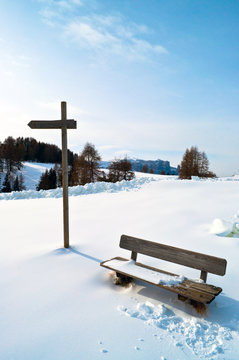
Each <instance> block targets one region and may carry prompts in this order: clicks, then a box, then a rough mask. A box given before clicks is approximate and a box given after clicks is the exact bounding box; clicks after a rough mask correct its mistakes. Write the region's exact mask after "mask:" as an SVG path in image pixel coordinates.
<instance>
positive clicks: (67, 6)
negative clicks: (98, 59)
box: [39, 0, 168, 60]
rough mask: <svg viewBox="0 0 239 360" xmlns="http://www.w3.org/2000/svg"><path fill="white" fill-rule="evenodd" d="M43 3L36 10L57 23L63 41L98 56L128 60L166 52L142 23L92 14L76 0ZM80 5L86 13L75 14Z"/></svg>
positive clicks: (88, 7) (50, 21) (53, 23)
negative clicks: (152, 38) (151, 38)
mask: <svg viewBox="0 0 239 360" xmlns="http://www.w3.org/2000/svg"><path fill="white" fill-rule="evenodd" d="M39 1H40V2H41V3H42V4H44V7H43V9H42V10H41V12H40V14H41V16H42V18H43V20H44V21H45V22H46V23H47V24H48V25H50V26H52V27H58V29H59V31H60V32H59V33H60V34H63V35H64V37H65V38H66V39H67V41H71V42H73V43H76V44H78V46H79V47H81V48H85V49H87V50H88V51H94V52H98V54H101V55H102V56H105V55H107V54H108V55H110V54H111V55H112V54H113V55H118V56H121V57H124V58H126V59H128V60H139V59H141V60H146V59H149V58H150V59H151V58H154V59H155V58H157V57H158V56H161V55H162V54H167V53H168V52H167V50H166V48H165V47H163V46H162V45H161V44H153V43H152V42H151V41H150V40H149V39H148V38H147V37H148V36H149V35H150V34H151V33H152V30H151V29H149V28H148V27H147V26H145V25H144V24H136V23H134V22H132V21H128V20H126V19H125V18H124V17H123V16H122V14H121V13H118V14H117V15H111V14H109V15H101V14H95V13H94V12H92V10H91V9H90V5H89V4H88V3H86V2H84V3H83V2H82V1H80V0H61V1H54V0H39ZM83 5H85V6H84V12H85V13H87V12H88V15H87V16H86V15H85V16H81V15H79V9H80V8H81V7H82V6H83Z"/></svg>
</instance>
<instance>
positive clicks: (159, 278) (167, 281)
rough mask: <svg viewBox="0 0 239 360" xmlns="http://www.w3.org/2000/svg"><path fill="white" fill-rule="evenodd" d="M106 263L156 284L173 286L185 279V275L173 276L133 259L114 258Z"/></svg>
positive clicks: (115, 268)
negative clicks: (137, 264)
mask: <svg viewBox="0 0 239 360" xmlns="http://www.w3.org/2000/svg"><path fill="white" fill-rule="evenodd" d="M105 265H107V266H109V267H110V268H113V269H114V270H115V271H117V270H119V271H120V270H121V271H123V272H125V273H127V274H129V275H131V276H137V277H138V278H141V279H145V280H147V281H150V282H151V283H154V284H161V285H166V286H173V285H178V284H180V283H181V282H183V280H185V277H184V276H172V275H168V274H164V273H159V272H156V271H153V270H149V269H145V268H142V267H140V266H136V265H135V262H134V261H133V260H129V261H122V260H118V259H112V260H110V261H107V263H106V264H105Z"/></svg>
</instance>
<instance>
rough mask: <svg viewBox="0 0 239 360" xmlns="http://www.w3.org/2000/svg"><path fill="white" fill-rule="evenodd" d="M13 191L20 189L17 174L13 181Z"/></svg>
mask: <svg viewBox="0 0 239 360" xmlns="http://www.w3.org/2000/svg"><path fill="white" fill-rule="evenodd" d="M13 191H20V186H19V179H18V176H16V178H15V180H14V183H13Z"/></svg>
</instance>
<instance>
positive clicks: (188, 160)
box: [179, 146, 216, 179]
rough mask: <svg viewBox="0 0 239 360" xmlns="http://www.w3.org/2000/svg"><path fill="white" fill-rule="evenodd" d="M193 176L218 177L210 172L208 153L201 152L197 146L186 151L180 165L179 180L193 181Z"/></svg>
mask: <svg viewBox="0 0 239 360" xmlns="http://www.w3.org/2000/svg"><path fill="white" fill-rule="evenodd" d="M192 176H198V177H202V178H203V177H216V175H215V174H214V173H213V172H211V171H209V161H208V158H207V155H206V153H205V152H204V151H203V152H200V151H199V150H198V148H197V147H196V146H192V147H191V148H190V149H186V151H185V153H184V155H183V159H182V162H181V165H180V172H179V178H180V179H191V178H192Z"/></svg>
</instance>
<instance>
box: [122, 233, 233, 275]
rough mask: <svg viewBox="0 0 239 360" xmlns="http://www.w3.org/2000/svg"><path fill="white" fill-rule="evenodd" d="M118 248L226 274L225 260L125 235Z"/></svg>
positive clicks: (205, 270)
mask: <svg viewBox="0 0 239 360" xmlns="http://www.w3.org/2000/svg"><path fill="white" fill-rule="evenodd" d="M120 247H121V248H123V249H127V250H130V251H134V252H136V253H140V254H144V255H148V256H152V257H155V258H158V259H162V260H166V261H170V262H173V263H176V264H180V265H184V266H188V267H191V268H194V269H199V270H202V271H204V272H210V273H212V274H217V275H224V274H225V272H226V265H227V261H226V260H225V259H222V258H218V257H215V256H210V255H205V254H201V253H198V252H194V251H189V250H185V249H180V248H176V247H173V246H168V245H164V244H159V243H155V242H152V241H147V240H143V239H138V238H134V237H131V236H127V235H122V236H121V239H120Z"/></svg>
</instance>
